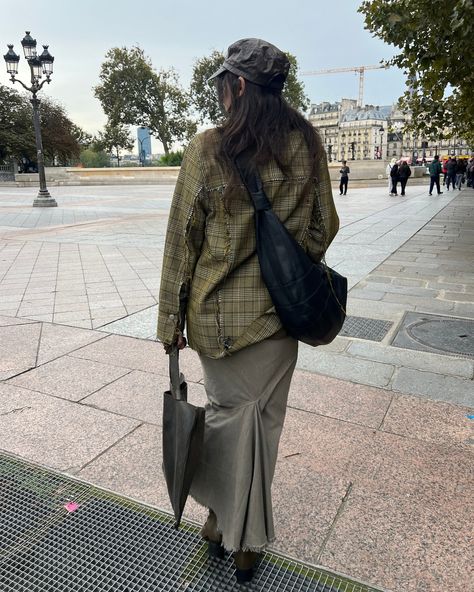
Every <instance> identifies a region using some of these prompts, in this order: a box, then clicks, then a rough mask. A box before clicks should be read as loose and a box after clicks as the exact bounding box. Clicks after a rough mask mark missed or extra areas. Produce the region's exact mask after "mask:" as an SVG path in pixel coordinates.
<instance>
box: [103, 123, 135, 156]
mask: <svg viewBox="0 0 474 592" xmlns="http://www.w3.org/2000/svg"><path fill="white" fill-rule="evenodd" d="M133 144H134V141H133V138H132V135H131V134H130V130H129V129H128V128H127V127H125V126H124V125H121V124H116V123H114V122H112V121H108V122H107V123H106V125H105V128H104V131H103V132H99V134H98V136H97V137H96V138H95V140H94V141H93V147H94V150H96V152H100V151H101V150H105V152H108V153H109V154H112V153H115V155H114V156H115V158H116V159H117V166H120V151H121V150H131V149H132V148H133Z"/></svg>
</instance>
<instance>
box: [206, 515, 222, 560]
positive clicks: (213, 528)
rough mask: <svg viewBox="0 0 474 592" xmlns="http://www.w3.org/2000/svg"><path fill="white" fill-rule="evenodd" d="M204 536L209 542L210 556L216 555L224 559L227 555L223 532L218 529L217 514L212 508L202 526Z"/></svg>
mask: <svg viewBox="0 0 474 592" xmlns="http://www.w3.org/2000/svg"><path fill="white" fill-rule="evenodd" d="M201 536H202V538H203V539H204V540H205V541H207V542H208V544H207V550H208V554H209V557H216V558H217V559H223V558H224V556H225V549H224V547H223V546H222V534H221V533H220V532H219V531H218V530H217V516H216V515H215V514H214V512H213V511H212V510H209V516H208V517H207V520H206V523H205V524H204V526H203V527H202V528H201Z"/></svg>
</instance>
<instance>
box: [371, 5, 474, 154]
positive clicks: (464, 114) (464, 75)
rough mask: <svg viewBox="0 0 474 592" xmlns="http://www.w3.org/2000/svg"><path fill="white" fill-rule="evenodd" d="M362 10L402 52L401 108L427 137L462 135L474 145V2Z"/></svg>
mask: <svg viewBox="0 0 474 592" xmlns="http://www.w3.org/2000/svg"><path fill="white" fill-rule="evenodd" d="M359 11H360V12H361V13H362V14H363V15H364V16H365V24H366V28H367V29H369V30H370V31H371V32H372V33H373V34H374V36H376V37H379V38H380V39H382V40H383V41H385V42H386V43H389V44H391V45H394V46H395V47H397V48H398V49H399V50H400V53H398V54H397V55H396V56H395V57H394V58H393V59H392V60H390V61H389V62H388V63H389V64H391V65H395V66H398V67H399V68H401V69H403V70H404V72H405V73H406V75H407V90H406V92H405V93H404V94H403V96H402V97H401V98H400V106H401V108H402V109H403V110H405V111H411V112H412V121H411V124H410V126H409V127H410V128H411V129H414V130H416V131H418V132H419V133H421V134H423V135H425V136H426V137H443V136H444V137H452V136H459V137H462V138H464V139H466V140H468V141H470V143H471V144H473V145H474V100H473V90H472V89H473V88H474V68H473V66H472V59H473V56H474V3H473V2H472V0H449V1H445V0H416V2H413V1H412V0H388V1H387V0H371V1H365V2H362V4H361V6H360V8H359Z"/></svg>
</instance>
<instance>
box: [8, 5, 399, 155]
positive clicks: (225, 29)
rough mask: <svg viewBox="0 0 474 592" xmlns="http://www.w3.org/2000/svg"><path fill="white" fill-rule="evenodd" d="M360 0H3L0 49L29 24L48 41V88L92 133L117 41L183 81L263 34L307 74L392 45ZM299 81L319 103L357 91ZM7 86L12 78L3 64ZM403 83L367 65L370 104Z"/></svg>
mask: <svg viewBox="0 0 474 592" xmlns="http://www.w3.org/2000/svg"><path fill="white" fill-rule="evenodd" d="M359 4H360V2H359V1H358V0H330V1H323V0H234V1H232V0H226V1H220V2H217V1H215V0H194V1H193V0H181V1H175V2H173V0H166V1H164V0H152V1H148V2H143V1H142V2H140V1H136V0H135V1H134V0H114V1H113V2H110V1H106V0H80V1H79V2H72V1H70V0H46V1H45V2H41V3H38V2H37V3H36V4H31V5H29V4H24V3H23V4H17V5H16V8H15V9H13V8H12V6H13V4H12V1H11V0H0V8H1V13H0V47H1V48H3V50H2V52H1V54H2V55H3V54H4V53H6V51H7V43H14V45H15V50H16V53H18V54H21V55H22V52H21V49H22V48H21V45H20V41H21V39H22V37H23V36H24V32H25V31H26V30H29V31H31V35H32V36H33V37H34V38H35V39H36V40H37V41H38V47H39V48H40V46H41V44H48V45H49V50H50V52H51V54H52V55H54V57H55V62H54V74H53V81H52V83H51V84H50V85H49V86H47V85H46V86H45V87H44V89H45V93H47V94H48V95H50V96H51V97H53V98H54V99H55V100H57V101H59V102H61V103H62V104H63V105H64V106H65V107H66V110H67V112H68V114H69V116H70V118H71V119H72V120H73V121H74V122H75V123H77V124H79V125H81V126H82V127H84V128H85V129H86V130H87V131H89V132H91V133H94V132H96V131H98V130H99V129H101V128H102V126H103V125H104V123H105V116H104V115H103V112H102V109H101V106H100V103H99V102H98V101H97V99H95V98H94V96H93V92H92V87H93V86H94V85H96V84H97V83H98V75H99V71H100V65H101V63H102V62H103V60H104V55H105V53H106V51H107V50H108V49H110V48H111V47H115V46H127V47H130V46H132V45H134V44H139V45H140V46H141V47H142V48H143V49H144V51H145V53H146V54H147V55H148V56H149V57H150V58H151V60H152V62H153V65H154V67H155V68H156V69H159V68H161V67H163V68H169V67H171V66H173V67H174V68H175V69H176V70H177V72H178V74H179V76H180V79H181V82H182V84H183V85H184V86H187V85H188V84H189V81H190V77H191V72H192V65H193V62H194V61H195V60H196V59H197V58H199V57H202V56H204V55H208V54H209V53H210V52H211V51H212V50H213V49H219V50H223V51H224V50H226V48H227V47H228V45H229V44H230V43H232V42H233V41H235V40H237V39H240V38H243V37H260V38H263V39H266V40H267V41H270V42H272V43H274V44H275V45H277V46H278V47H280V48H281V49H283V50H285V51H290V52H291V53H292V54H294V55H295V56H296V57H297V59H298V62H299V65H300V70H301V71H302V72H304V71H308V70H320V69H325V68H333V67H350V66H360V65H368V64H377V63H378V62H379V61H380V60H381V59H383V58H388V57H391V55H393V51H394V50H393V48H391V47H390V46H387V45H385V44H383V43H382V42H381V41H379V40H378V39H374V38H372V36H371V34H370V33H369V32H368V31H366V30H365V29H364V26H363V19H362V16H361V15H360V14H358V13H357V7H358V6H359ZM2 62H3V60H2ZM27 75H28V74H27V67H26V64H25V61H24V59H22V60H21V61H20V68H19V77H20V78H22V79H23V80H25V81H26V78H27ZM302 79H303V80H304V83H305V89H306V94H307V95H308V96H309V97H310V99H311V102H313V103H317V102H320V101H337V100H340V99H341V98H342V97H347V98H357V96H358V80H359V79H358V76H357V75H356V74H354V73H343V74H330V75H324V76H304V77H302ZM0 83H2V84H11V83H10V82H9V81H8V75H7V73H6V68H5V64H4V63H3V66H2V65H0ZM403 86H404V77H403V74H402V73H401V72H400V71H398V70H394V69H391V70H388V71H387V70H374V71H368V72H366V74H365V97H364V99H365V101H364V102H366V103H369V104H374V105H388V104H391V103H393V102H394V101H395V100H396V99H397V98H398V96H400V95H401V94H402V92H403ZM17 88H18V89H19V85H17ZM153 150H154V151H155V147H153Z"/></svg>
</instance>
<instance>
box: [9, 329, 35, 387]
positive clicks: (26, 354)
mask: <svg viewBox="0 0 474 592" xmlns="http://www.w3.org/2000/svg"><path fill="white" fill-rule="evenodd" d="M0 333H1V337H2V338H1V341H0V380H4V379H6V378H9V377H10V376H14V375H15V374H19V373H20V372H24V371H25V370H28V369H30V368H34V367H35V366H36V358H37V355H38V342H39V339H40V335H41V323H30V324H25V325H7V326H3V327H1V332H0Z"/></svg>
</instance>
